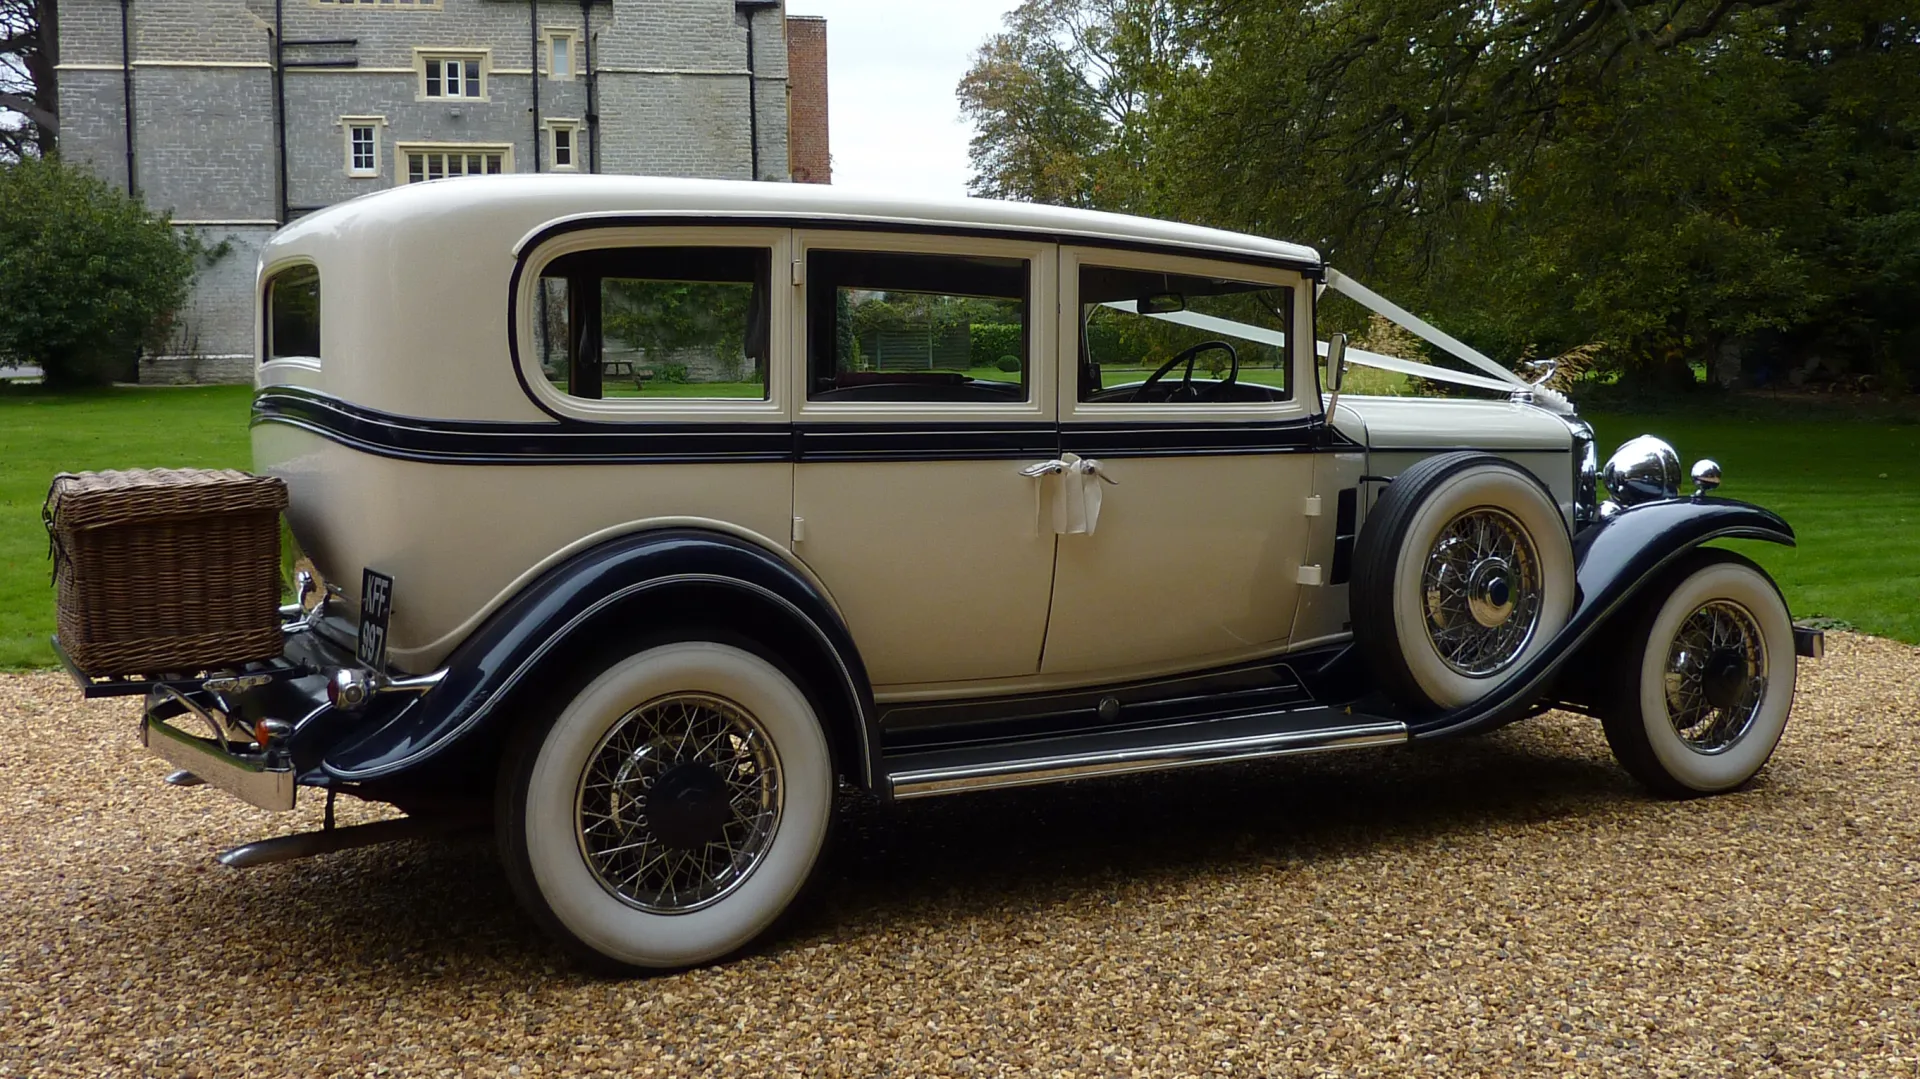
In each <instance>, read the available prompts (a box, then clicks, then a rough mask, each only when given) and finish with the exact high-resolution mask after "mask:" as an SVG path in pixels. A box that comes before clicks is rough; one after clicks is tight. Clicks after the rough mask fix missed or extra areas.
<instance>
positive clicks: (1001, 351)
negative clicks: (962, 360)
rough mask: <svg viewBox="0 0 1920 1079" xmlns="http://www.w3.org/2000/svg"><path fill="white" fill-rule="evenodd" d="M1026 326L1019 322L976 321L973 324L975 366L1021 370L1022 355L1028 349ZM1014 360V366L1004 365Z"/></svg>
mask: <svg viewBox="0 0 1920 1079" xmlns="http://www.w3.org/2000/svg"><path fill="white" fill-rule="evenodd" d="M1024 336H1025V328H1024V327H1022V326H1021V325H1020V324H1019V323H1018V322H976V323H974V324H973V337H972V344H973V366H975V367H996V368H999V369H1000V370H1002V371H1018V370H1020V355H1021V354H1022V353H1023V352H1025V351H1026V348H1025V345H1026V342H1025V341H1023V340H1022V337H1024ZM1006 360H1012V361H1013V366H1012V367H1006V366H1002V365H1003V363H1004V361H1006Z"/></svg>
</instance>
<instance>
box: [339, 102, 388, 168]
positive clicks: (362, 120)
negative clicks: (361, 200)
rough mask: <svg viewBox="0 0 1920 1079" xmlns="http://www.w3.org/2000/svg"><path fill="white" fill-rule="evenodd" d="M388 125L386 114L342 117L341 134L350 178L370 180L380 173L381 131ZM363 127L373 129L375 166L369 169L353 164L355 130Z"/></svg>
mask: <svg viewBox="0 0 1920 1079" xmlns="http://www.w3.org/2000/svg"><path fill="white" fill-rule="evenodd" d="M386 126H387V118H386V117H384V116H342V117H341V118H340V128H341V134H342V136H343V141H344V142H345V144H346V154H347V157H346V172H347V176H348V177H349V178H351V179H355V180H368V179H374V178H377V177H378V176H379V175H380V132H381V130H382V129H383V128H385V127H386ZM363 127H364V128H370V129H372V131H373V167H372V168H369V169H359V168H355V167H354V164H353V132H354V130H355V129H356V128H363Z"/></svg>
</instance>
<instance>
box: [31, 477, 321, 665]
mask: <svg viewBox="0 0 1920 1079" xmlns="http://www.w3.org/2000/svg"><path fill="white" fill-rule="evenodd" d="M286 504H287V493H286V485H285V484H284V483H282V482H281V481H279V480H277V479H271V478H267V477H261V476H252V475H248V474H247V473H244V472H237V471H232V470H225V471H212V470H201V469H142V470H136V471H127V472H83V473H77V474H62V475H61V476H59V477H56V478H55V480H54V482H53V488H52V490H51V491H49V492H48V495H47V504H46V509H45V514H44V515H45V517H46V520H47V527H48V528H49V530H50V531H51V532H52V535H53V547H54V585H55V590H56V595H57V599H58V607H59V611H58V619H57V624H58V627H59V632H60V644H61V646H62V647H63V648H65V649H66V651H67V655H68V657H69V658H71V659H72V660H73V662H74V665H75V666H77V667H79V668H80V669H81V670H82V671H84V672H86V673H87V674H89V675H108V674H111V675H127V674H136V673H137V674H159V673H168V672H185V671H198V670H206V669H211V668H216V667H224V666H232V665H235V664H239V663H245V662H248V661H251V660H257V659H267V658H270V657H272V656H276V655H278V654H279V653H280V650H281V646H282V641H281V635H280V619H279V608H280V511H281V510H282V509H284V508H285V507H286Z"/></svg>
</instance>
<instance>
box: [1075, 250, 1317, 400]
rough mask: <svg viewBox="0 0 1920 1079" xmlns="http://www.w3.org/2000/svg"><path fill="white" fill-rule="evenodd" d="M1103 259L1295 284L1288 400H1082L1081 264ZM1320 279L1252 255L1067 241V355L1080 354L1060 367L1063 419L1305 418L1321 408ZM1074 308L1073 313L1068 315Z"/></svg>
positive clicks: (1125, 266) (1114, 265)
mask: <svg viewBox="0 0 1920 1079" xmlns="http://www.w3.org/2000/svg"><path fill="white" fill-rule="evenodd" d="M1083 265H1092V266H1100V267H1105V268H1108V269H1116V270H1142V271H1147V272H1164V273H1175V274H1187V275H1191V276H1196V277H1225V278H1231V279H1233V280H1235V281H1244V282H1247V283H1248V284H1257V285H1267V286H1271V287H1273V288H1290V289H1292V290H1293V332H1292V333H1291V335H1290V336H1289V338H1288V341H1287V351H1288V353H1289V355H1288V363H1287V387H1288V391H1289V396H1288V398H1287V399H1286V400H1284V401H1221V402H1215V401H1194V402H1180V403H1173V402H1166V401H1140V402H1134V401H1082V400H1080V370H1079V368H1080V363H1079V356H1080V267H1081V266H1083ZM1313 284H1314V283H1313V282H1312V281H1310V280H1308V279H1307V278H1306V277H1305V276H1304V275H1302V274H1301V273H1299V272H1298V271H1295V270H1288V269H1282V268H1280V267H1277V266H1261V265H1257V264H1251V263H1245V262H1229V261H1222V260H1216V259H1209V258H1207V257H1205V256H1204V255H1193V256H1188V255H1164V254H1158V253H1154V252H1146V251H1134V250H1128V249H1125V248H1105V247H1099V248H1092V247H1073V246H1063V247H1062V248H1061V249H1060V307H1059V309H1060V312H1061V315H1062V317H1061V319H1060V326H1059V341H1058V344H1057V347H1058V349H1059V355H1061V356H1071V357H1073V362H1072V363H1062V364H1060V365H1059V366H1058V369H1057V372H1056V373H1057V381H1056V390H1057V392H1058V393H1059V394H1060V402H1061V404H1060V420H1061V422H1062V423H1070V422H1076V421H1077V422H1082V423H1089V422H1097V423H1112V422H1115V421H1127V420H1132V421H1138V422H1142V423H1167V422H1175V421H1177V422H1187V421H1193V422H1199V423H1207V422H1218V423H1229V422H1247V421H1249V420H1288V419H1302V418H1305V417H1307V416H1309V415H1313V414H1316V413H1318V411H1319V408H1318V402H1317V400H1316V399H1315V394H1314V392H1313V388H1314V387H1315V386H1316V385H1317V384H1316V383H1315V381H1314V373H1313V357H1312V341H1313V332H1312V326H1313V321H1312V320H1313V308H1312V302H1313ZM1068 313H1071V315H1072V317H1071V318H1069V317H1066V316H1067V314H1068Z"/></svg>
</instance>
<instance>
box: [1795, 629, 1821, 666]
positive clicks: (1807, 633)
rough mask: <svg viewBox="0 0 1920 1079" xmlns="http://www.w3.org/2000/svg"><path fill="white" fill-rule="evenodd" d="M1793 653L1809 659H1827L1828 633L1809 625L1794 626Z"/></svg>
mask: <svg viewBox="0 0 1920 1079" xmlns="http://www.w3.org/2000/svg"><path fill="white" fill-rule="evenodd" d="M1793 653H1794V655H1797V656H1804V657H1806V658H1807V659H1825V658H1826V656H1827V635H1826V634H1824V633H1822V632H1820V631H1819V630H1817V629H1813V628H1811V627H1808V626H1795V627H1793Z"/></svg>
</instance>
